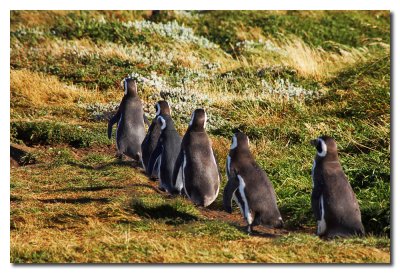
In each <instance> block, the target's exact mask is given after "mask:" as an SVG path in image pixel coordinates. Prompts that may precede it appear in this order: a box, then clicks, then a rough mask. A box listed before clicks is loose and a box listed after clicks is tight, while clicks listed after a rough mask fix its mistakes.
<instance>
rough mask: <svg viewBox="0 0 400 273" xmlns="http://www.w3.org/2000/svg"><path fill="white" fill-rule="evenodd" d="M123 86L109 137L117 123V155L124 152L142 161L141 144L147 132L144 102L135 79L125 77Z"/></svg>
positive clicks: (110, 122)
mask: <svg viewBox="0 0 400 273" xmlns="http://www.w3.org/2000/svg"><path fill="white" fill-rule="evenodd" d="M123 86H124V91H125V94H124V97H123V98H122V101H121V103H120V105H119V108H118V111H117V113H116V114H115V115H114V116H113V117H112V118H111V119H110V121H109V122H108V138H111V134H112V127H113V125H114V123H117V135H116V143H117V150H118V151H117V155H118V156H119V157H121V156H122V155H123V154H124V155H127V156H129V157H130V158H132V159H135V160H137V161H142V149H141V144H142V142H143V139H144V137H145V134H146V133H145V128H144V122H145V116H144V113H143V106H142V102H141V100H140V98H139V96H138V93H137V86H136V82H135V80H134V79H132V78H130V77H127V78H125V79H124V80H123Z"/></svg>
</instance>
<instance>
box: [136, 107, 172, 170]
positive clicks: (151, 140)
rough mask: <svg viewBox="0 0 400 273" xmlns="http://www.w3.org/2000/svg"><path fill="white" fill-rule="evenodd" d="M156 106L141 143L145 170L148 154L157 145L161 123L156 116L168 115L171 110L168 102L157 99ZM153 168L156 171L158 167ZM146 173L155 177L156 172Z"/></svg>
mask: <svg viewBox="0 0 400 273" xmlns="http://www.w3.org/2000/svg"><path fill="white" fill-rule="evenodd" d="M155 108H156V117H155V118H154V119H153V121H152V123H151V125H150V127H149V130H148V131H147V134H146V137H145V138H144V140H143V143H142V157H143V168H144V169H145V170H147V166H148V164H149V161H150V156H151V154H152V153H153V151H154V149H155V148H156V146H157V143H158V139H159V137H160V135H161V124H160V123H159V122H157V118H158V116H159V115H163V116H170V115H171V110H170V108H169V105H168V102H166V101H163V100H162V101H159V102H157V103H156V105H155ZM154 170H157V171H158V167H157V166H156V167H155V168H154ZM148 175H150V176H153V177H157V175H158V173H157V172H153V173H148Z"/></svg>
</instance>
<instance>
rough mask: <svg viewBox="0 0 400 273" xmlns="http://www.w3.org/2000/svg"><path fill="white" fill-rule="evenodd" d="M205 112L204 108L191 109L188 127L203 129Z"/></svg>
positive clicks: (197, 129) (196, 129)
mask: <svg viewBox="0 0 400 273" xmlns="http://www.w3.org/2000/svg"><path fill="white" fill-rule="evenodd" d="M206 123H207V114H206V111H204V109H201V108H198V109H196V110H194V111H193V113H192V118H191V120H190V123H189V128H190V129H192V130H193V131H203V130H204V128H206Z"/></svg>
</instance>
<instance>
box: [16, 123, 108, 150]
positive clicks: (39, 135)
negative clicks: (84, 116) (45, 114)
mask: <svg viewBox="0 0 400 273" xmlns="http://www.w3.org/2000/svg"><path fill="white" fill-rule="evenodd" d="M11 128H12V130H13V131H14V132H15V133H14V136H13V138H14V139H16V140H20V141H23V142H24V143H25V144H26V145H30V146H31V145H38V144H40V145H54V144H60V143H66V144H69V145H71V146H72V147H78V148H82V147H89V146H92V145H94V144H110V143H111V142H110V140H108V138H107V136H106V134H105V132H104V129H103V130H99V129H96V128H90V129H86V128H83V127H82V126H80V125H73V126H71V125H70V124H69V125H67V124H64V123H60V122H24V121H15V122H12V123H11Z"/></svg>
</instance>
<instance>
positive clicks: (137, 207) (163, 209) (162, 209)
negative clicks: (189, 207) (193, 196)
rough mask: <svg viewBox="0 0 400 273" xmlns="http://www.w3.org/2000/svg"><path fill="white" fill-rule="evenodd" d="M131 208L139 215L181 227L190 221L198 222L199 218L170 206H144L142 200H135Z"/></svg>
mask: <svg viewBox="0 0 400 273" xmlns="http://www.w3.org/2000/svg"><path fill="white" fill-rule="evenodd" d="M130 208H131V209H132V210H133V212H134V213H136V214H137V215H139V216H141V217H144V218H148V219H153V220H165V223H166V224H168V225H181V224H184V223H186V222H190V221H197V220H198V219H199V218H198V217H197V216H195V215H192V214H190V213H187V212H183V211H179V210H178V208H176V207H174V206H172V205H170V204H162V205H158V206H154V207H150V206H147V205H145V204H143V203H142V202H141V201H140V200H133V201H132V203H131V205H130Z"/></svg>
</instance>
